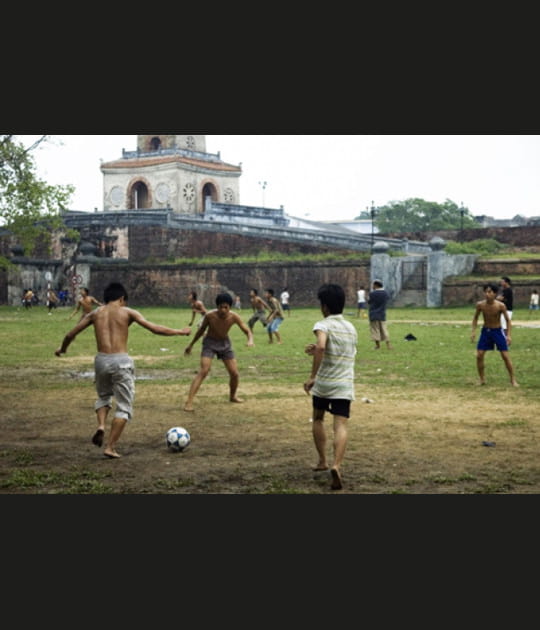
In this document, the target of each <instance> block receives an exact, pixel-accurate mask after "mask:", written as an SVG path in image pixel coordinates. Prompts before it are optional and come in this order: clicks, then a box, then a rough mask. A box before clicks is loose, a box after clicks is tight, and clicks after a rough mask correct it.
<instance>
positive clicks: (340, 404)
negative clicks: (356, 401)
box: [312, 396, 351, 418]
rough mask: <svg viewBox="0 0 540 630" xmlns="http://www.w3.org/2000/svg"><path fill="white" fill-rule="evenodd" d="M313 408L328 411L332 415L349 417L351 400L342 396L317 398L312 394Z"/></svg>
mask: <svg viewBox="0 0 540 630" xmlns="http://www.w3.org/2000/svg"><path fill="white" fill-rule="evenodd" d="M312 398H313V409H322V410H323V411H328V412H329V413H331V414H332V415H333V416H343V417H344V418H349V417H350V413H351V401H350V400H345V399H344V398H319V396H313V397H312Z"/></svg>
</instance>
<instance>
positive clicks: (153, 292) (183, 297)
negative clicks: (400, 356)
mask: <svg viewBox="0 0 540 630" xmlns="http://www.w3.org/2000/svg"><path fill="white" fill-rule="evenodd" d="M113 280H114V281H118V282H122V283H123V284H124V286H125V287H126V289H127V291H128V294H129V301H130V304H132V305H139V306H143V305H144V306H185V305H186V303H187V298H188V293H189V292H190V291H196V292H197V295H198V297H199V298H200V299H202V301H203V302H204V303H205V305H206V306H207V307H213V306H214V300H215V298H216V295H217V294H218V293H221V292H223V291H226V292H229V293H231V294H234V293H237V294H239V295H240V298H241V300H242V304H243V307H244V308H248V307H249V291H250V289H251V288H254V289H256V290H257V292H258V293H259V295H260V296H264V291H265V290H266V289H268V288H270V289H274V292H275V294H276V295H279V293H280V292H281V290H282V289H283V287H285V286H287V287H288V288H289V293H290V294H291V308H294V306H317V305H318V301H317V289H318V288H319V286H320V285H321V284H323V283H325V282H335V283H337V284H341V286H342V287H343V288H344V289H345V294H346V297H347V305H348V307H349V308H355V307H356V291H357V290H358V288H359V287H360V286H361V285H364V286H365V287H366V288H368V287H369V261H367V260H360V261H359V262H358V264H356V265H353V264H351V263H350V262H348V263H324V264H322V263H315V264H313V263H286V264H279V263H260V264H257V265H256V266H255V265H252V264H245V263H238V264H229V265H202V264H200V265H146V264H145V265H141V264H123V263H122V264H107V263H100V264H96V265H93V266H92V267H91V273H90V282H89V285H90V287H91V290H92V293H93V295H95V296H101V295H103V290H104V289H105V287H106V285H107V284H108V283H109V282H111V281H113Z"/></svg>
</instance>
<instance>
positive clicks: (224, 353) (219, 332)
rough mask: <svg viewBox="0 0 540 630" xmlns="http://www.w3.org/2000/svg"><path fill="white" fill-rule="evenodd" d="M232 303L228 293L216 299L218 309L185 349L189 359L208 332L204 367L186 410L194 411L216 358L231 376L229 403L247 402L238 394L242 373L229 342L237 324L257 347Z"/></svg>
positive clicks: (211, 313)
mask: <svg viewBox="0 0 540 630" xmlns="http://www.w3.org/2000/svg"><path fill="white" fill-rule="evenodd" d="M232 304H233V300H232V297H231V296H230V295H229V294H228V293H220V294H219V295H218V296H217V297H216V306H217V309H215V310H213V311H208V312H207V313H206V315H205V317H204V319H203V321H202V323H201V326H200V328H199V329H198V330H197V332H196V333H195V336H194V337H193V340H192V341H191V342H190V343H189V344H188V345H187V346H186V349H185V350H184V354H185V355H186V356H189V355H190V354H191V349H192V348H193V345H194V344H195V343H196V342H197V341H198V340H199V339H200V338H201V337H202V336H203V335H205V333H206V335H205V337H204V339H203V343H202V350H201V364H200V368H199V371H198V372H197V375H196V376H195V378H194V379H193V381H192V383H191V387H190V388H189V394H188V397H187V400H186V403H185V405H184V411H193V400H194V398H195V395H196V394H197V392H198V391H199V387H200V386H201V384H202V382H203V381H204V379H205V378H206V377H207V376H208V374H209V372H210V367H211V366H212V360H213V359H214V357H215V356H217V358H218V359H221V360H222V361H223V363H224V365H225V367H226V369H227V372H228V373H229V400H230V401H231V402H235V403H241V402H243V401H242V400H241V399H240V398H238V397H237V395H236V390H237V389H238V381H239V374H238V365H237V363H236V358H235V356H234V351H233V349H232V346H231V340H230V339H229V330H230V328H231V326H233V324H236V325H237V326H238V327H239V328H240V330H241V331H242V332H243V333H244V334H245V335H246V337H247V339H248V341H247V345H248V346H252V345H253V333H252V332H251V330H250V329H249V328H248V326H246V324H245V323H244V322H243V321H242V318H241V317H240V315H238V313H236V312H235V311H231V307H232Z"/></svg>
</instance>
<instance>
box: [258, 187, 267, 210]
mask: <svg viewBox="0 0 540 630" xmlns="http://www.w3.org/2000/svg"><path fill="white" fill-rule="evenodd" d="M259 186H260V187H261V188H262V207H263V208H264V191H265V190H266V187H267V186H268V182H259Z"/></svg>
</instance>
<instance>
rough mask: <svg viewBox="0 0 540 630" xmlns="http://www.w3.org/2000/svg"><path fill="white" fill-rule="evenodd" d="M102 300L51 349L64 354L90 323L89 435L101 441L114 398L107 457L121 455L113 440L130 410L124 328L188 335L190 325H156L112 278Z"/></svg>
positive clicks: (131, 373)
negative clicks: (92, 388) (92, 387)
mask: <svg viewBox="0 0 540 630" xmlns="http://www.w3.org/2000/svg"><path fill="white" fill-rule="evenodd" d="M103 301H104V302H105V304H104V305H103V306H100V307H99V308H97V309H95V310H93V311H90V313H87V314H86V315H84V317H83V318H82V319H80V320H79V322H78V323H77V325H76V326H75V327H74V328H73V329H72V330H70V331H69V332H68V333H67V334H66V336H65V337H64V339H63V341H62V345H61V346H60V347H59V348H58V350H56V351H55V354H56V356H57V357H59V356H61V355H62V354H65V353H66V351H67V348H68V346H69V344H70V343H71V342H72V341H73V340H74V339H75V337H76V336H77V335H78V334H79V333H80V332H82V331H83V330H84V329H85V328H88V327H89V326H90V325H93V326H94V334H95V337H96V344H97V352H98V353H97V355H96V356H95V359H94V368H95V384H96V392H97V396H98V399H97V400H96V403H95V405H94V410H95V412H96V415H97V423H98V429H97V431H96V432H95V434H94V436H93V437H92V443H93V444H95V445H96V446H101V445H102V444H103V437H104V434H105V421H106V420H107V416H108V414H109V411H110V410H111V407H112V398H113V396H114V397H115V399H116V411H115V414H114V418H113V421H112V424H111V430H110V433H109V440H108V442H107V444H106V446H105V450H104V453H103V454H104V455H105V457H109V458H111V459H115V458H118V457H121V455H119V454H118V453H117V452H116V443H117V442H118V439H119V438H120V435H121V434H122V431H123V430H124V427H125V425H126V424H127V422H129V421H130V420H131V417H132V414H133V401H134V398H135V366H134V363H133V359H131V357H130V356H129V355H128V350H127V348H128V331H129V327H130V326H131V324H132V323H133V322H136V323H137V324H139V325H140V326H142V327H143V328H146V329H148V330H149V331H150V332H152V333H154V335H166V336H173V335H190V334H191V329H190V328H183V329H181V330H177V329H174V328H168V327H167V326H160V325H159V324H154V323H152V322H150V321H148V320H147V319H145V318H144V317H143V316H142V315H141V313H139V312H138V311H135V310H133V309H132V308H128V306H127V301H128V295H127V292H126V290H125V289H124V287H123V285H122V284H120V283H119V282H112V283H111V284H109V285H108V287H107V288H106V289H105V291H104V293H103Z"/></svg>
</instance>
